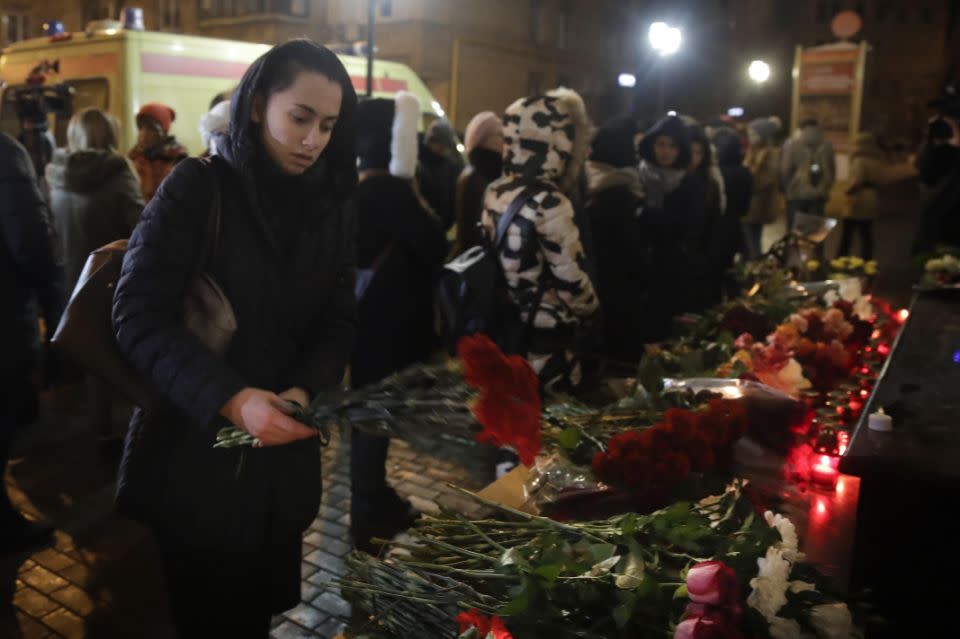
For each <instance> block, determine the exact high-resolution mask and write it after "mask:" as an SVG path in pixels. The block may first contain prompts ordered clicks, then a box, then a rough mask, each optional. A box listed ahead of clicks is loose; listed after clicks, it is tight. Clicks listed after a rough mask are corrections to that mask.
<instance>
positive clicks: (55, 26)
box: [43, 20, 64, 37]
mask: <svg viewBox="0 0 960 639" xmlns="http://www.w3.org/2000/svg"><path fill="white" fill-rule="evenodd" d="M63 34H64V28H63V22H62V21H60V20H49V21H47V22H44V23H43V35H45V36H48V37H53V36H58V35H63Z"/></svg>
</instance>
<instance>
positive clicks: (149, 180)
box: [129, 102, 189, 202]
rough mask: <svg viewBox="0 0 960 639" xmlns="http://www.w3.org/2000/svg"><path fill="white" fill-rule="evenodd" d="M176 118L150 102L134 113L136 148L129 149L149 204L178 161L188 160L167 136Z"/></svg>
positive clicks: (175, 142)
mask: <svg viewBox="0 0 960 639" xmlns="http://www.w3.org/2000/svg"><path fill="white" fill-rule="evenodd" d="M176 119H177V114H176V112H175V111H174V110H173V109H171V108H170V107H168V106H167V105H165V104H160V103H159V102H150V103H149V104H144V105H143V106H142V107H141V108H140V111H138V112H137V130H138V131H139V136H138V138H137V145H136V146H134V147H133V149H131V150H130V154H129V158H130V159H131V160H132V161H133V165H134V167H136V169H137V175H138V176H139V177H140V189H141V190H142V191H143V199H144V201H145V202H149V201H150V200H151V199H152V198H153V194H154V193H156V192H157V188H158V187H159V186H160V183H161V182H163V179H164V178H165V177H167V175H168V174H169V173H170V171H172V170H173V167H174V166H175V165H176V164H177V162H179V161H180V160H182V159H184V158H185V157H187V156H188V155H189V154H188V153H187V150H186V149H185V148H184V147H183V146H182V145H181V144H180V143H179V142H177V139H176V138H175V137H173V136H172V135H170V125H171V124H173V121H174V120H176Z"/></svg>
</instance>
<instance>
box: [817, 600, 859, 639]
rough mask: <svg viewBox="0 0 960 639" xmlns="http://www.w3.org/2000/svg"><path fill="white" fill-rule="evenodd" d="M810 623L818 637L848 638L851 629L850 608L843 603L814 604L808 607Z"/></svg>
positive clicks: (824, 638) (828, 638)
mask: <svg viewBox="0 0 960 639" xmlns="http://www.w3.org/2000/svg"><path fill="white" fill-rule="evenodd" d="M810 623H811V624H812V625H813V628H814V630H816V631H817V637H819V638H820V639H849V637H850V632H851V630H852V629H853V619H852V618H851V616H850V609H849V608H847V604H845V603H832V604H822V605H819V606H814V607H813V608H811V609H810Z"/></svg>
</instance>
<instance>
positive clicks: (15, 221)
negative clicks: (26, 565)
mask: <svg viewBox="0 0 960 639" xmlns="http://www.w3.org/2000/svg"><path fill="white" fill-rule="evenodd" d="M62 280H63V269H62V267H61V265H60V264H59V263H58V262H57V260H56V250H55V247H54V234H53V232H52V225H51V224H50V221H49V219H48V216H47V206H46V204H45V203H44V201H43V196H42V195H41V194H40V188H39V187H38V185H37V176H36V173H34V168H33V161H32V160H31V158H30V156H29V155H28V154H27V150H26V149H25V148H23V146H21V145H20V143H19V142H17V141H16V140H14V139H13V138H11V137H10V136H9V135H7V134H6V133H0V300H3V304H2V306H0V349H2V353H3V355H2V356H0V556H3V555H6V554H8V553H11V554H12V553H15V552H19V551H21V550H24V549H26V548H29V547H31V546H34V545H37V544H42V543H46V542H48V541H49V540H50V539H51V538H52V533H53V528H51V527H50V526H48V525H46V524H37V523H35V522H31V521H29V520H27V519H26V518H24V517H23V515H21V514H20V513H19V512H17V510H16V509H15V508H14V507H13V504H12V503H11V502H10V498H9V496H8V495H7V487H6V482H4V481H3V478H4V474H5V473H6V470H7V461H8V458H9V455H10V447H11V444H12V442H13V436H14V431H16V430H17V429H19V428H20V427H22V426H25V425H27V424H30V423H32V422H33V421H34V420H35V419H36V416H37V389H36V387H35V386H34V384H33V381H32V376H33V375H32V373H33V371H34V368H35V367H36V364H37V361H38V359H39V358H38V355H39V352H38V351H39V347H40V343H39V335H38V334H37V312H36V309H35V306H34V304H33V298H34V296H35V297H36V299H37V301H38V302H40V308H41V311H42V313H43V318H44V320H46V323H47V326H48V327H54V326H56V325H57V322H58V320H59V315H60V306H61V295H62V293H61V291H62V287H61V285H62ZM48 330H50V329H48Z"/></svg>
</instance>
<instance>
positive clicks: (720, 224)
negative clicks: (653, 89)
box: [684, 125, 739, 313]
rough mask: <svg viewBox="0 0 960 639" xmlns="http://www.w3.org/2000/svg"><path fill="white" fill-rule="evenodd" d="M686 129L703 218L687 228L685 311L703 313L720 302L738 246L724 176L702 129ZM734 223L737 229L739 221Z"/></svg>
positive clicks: (698, 127) (695, 127)
mask: <svg viewBox="0 0 960 639" xmlns="http://www.w3.org/2000/svg"><path fill="white" fill-rule="evenodd" d="M689 130H690V156H691V160H690V169H689V170H690V175H691V177H692V178H693V179H694V180H695V183H696V184H697V190H698V191H700V192H702V193H703V194H704V197H705V201H704V207H703V218H702V219H701V220H700V221H699V222H695V223H692V224H691V225H690V228H689V229H688V238H687V248H688V250H689V253H690V260H689V264H690V267H691V275H692V277H693V281H692V283H691V284H692V285H691V287H690V289H689V291H688V293H689V294H688V301H687V303H686V306H685V308H684V310H686V311H689V312H694V313H702V312H703V311H705V310H706V309H707V308H709V307H711V306H713V305H715V304H718V303H719V302H720V298H721V296H722V289H723V278H724V274H725V273H726V270H727V269H728V268H729V267H730V266H731V265H732V264H733V256H734V255H735V254H736V253H737V251H738V250H739V243H737V242H736V241H735V240H734V237H733V235H734V234H731V232H730V225H729V224H728V222H729V221H730V220H735V218H733V217H732V216H731V217H728V216H727V215H726V207H727V201H726V192H725V189H724V182H723V173H722V172H721V171H720V167H719V165H718V164H717V160H716V155H715V153H714V150H713V145H712V144H711V143H710V140H709V139H708V138H707V134H706V132H705V131H704V129H703V127H701V126H699V125H696V126H691V127H689ZM735 224H737V226H739V222H735ZM736 235H738V234H736Z"/></svg>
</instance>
